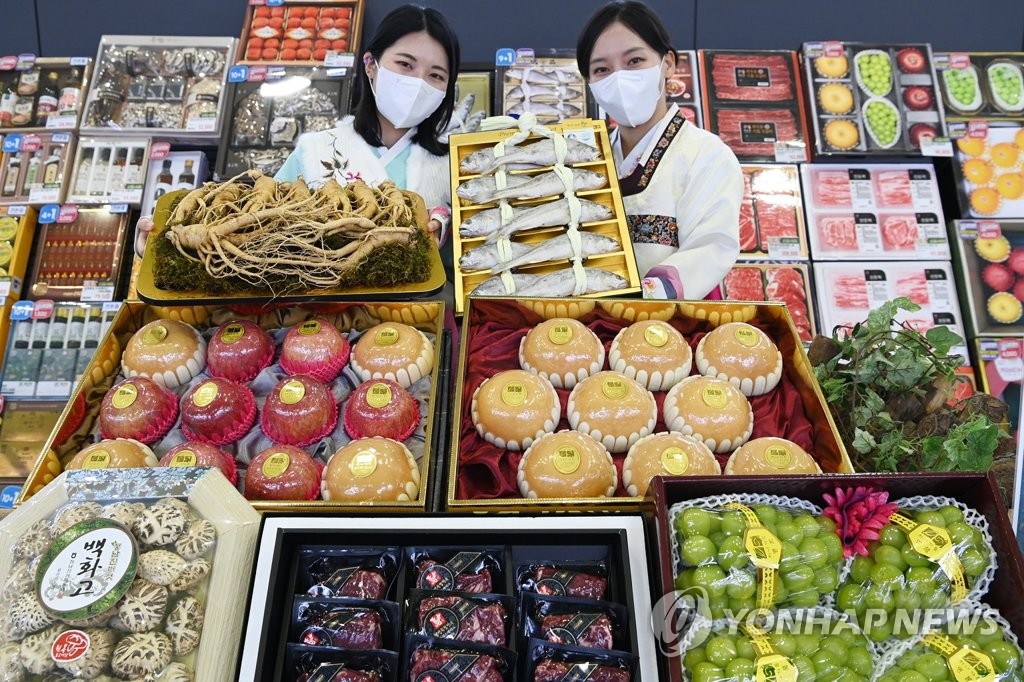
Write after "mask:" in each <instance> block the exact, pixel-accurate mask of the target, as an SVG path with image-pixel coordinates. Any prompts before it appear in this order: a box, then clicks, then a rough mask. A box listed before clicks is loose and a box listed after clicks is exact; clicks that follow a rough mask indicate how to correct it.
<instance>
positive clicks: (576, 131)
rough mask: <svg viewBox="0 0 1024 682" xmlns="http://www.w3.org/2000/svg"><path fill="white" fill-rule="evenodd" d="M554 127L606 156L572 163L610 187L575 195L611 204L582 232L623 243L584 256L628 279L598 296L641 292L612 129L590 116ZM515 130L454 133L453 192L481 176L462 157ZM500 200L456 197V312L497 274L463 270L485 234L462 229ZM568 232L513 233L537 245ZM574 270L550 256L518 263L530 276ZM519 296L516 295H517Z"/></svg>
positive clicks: (518, 240)
mask: <svg viewBox="0 0 1024 682" xmlns="http://www.w3.org/2000/svg"><path fill="white" fill-rule="evenodd" d="M550 129H551V130H553V131H554V132H556V133H560V134H562V135H563V136H565V137H566V138H567V139H575V140H577V141H579V142H582V143H584V144H590V145H592V146H594V147H596V148H597V149H598V151H599V152H600V155H601V158H600V159H599V160H597V161H592V162H586V163H577V164H572V167H573V168H577V169H581V170H588V171H592V172H595V173H600V174H602V175H604V176H605V178H607V182H606V184H605V187H603V188H601V189H597V190H590V191H579V192H576V195H577V196H578V197H579V198H580V199H581V200H582V199H586V200H588V201H593V202H595V203H598V204H601V205H602V206H606V207H607V208H609V209H611V212H612V215H611V217H610V218H609V219H607V220H603V221H598V222H590V223H587V222H584V223H581V225H580V231H581V232H591V233H594V234H600V235H602V236H604V237H611V238H613V239H615V240H617V241H618V242H619V245H620V249H619V250H617V251H613V252H610V253H605V254H601V255H596V256H590V257H588V258H586V260H585V266H586V267H588V268H600V269H603V270H607V271H609V272H612V273H615V274H616V275H619V276H621V277H623V278H625V279H626V281H627V286H626V287H625V288H623V289H619V290H616V291H608V292H598V293H595V294H593V295H594V296H600V295H604V296H615V295H618V294H622V295H628V294H635V293H638V292H639V291H640V276H639V274H638V272H637V269H636V259H635V257H634V255H633V243H632V241H631V240H630V237H629V227H628V226H627V224H626V213H625V209H624V208H623V205H622V193H621V191H620V189H619V181H618V175H617V174H616V172H615V163H614V159H613V158H612V151H611V143H610V142H609V139H608V130H607V127H606V126H605V123H604V121H594V120H590V119H585V120H580V121H566V122H564V123H562V124H561V125H553V126H550ZM516 132H517V131H516V130H500V131H491V132H479V133H466V134H462V135H452V137H451V148H452V152H451V155H450V156H451V174H452V196H453V197H456V196H457V194H456V191H457V189H458V187H459V186H460V185H461V184H462V183H464V182H467V181H470V180H472V179H473V178H474V177H478V176H476V175H472V174H467V173H463V172H462V171H461V170H460V164H461V163H462V160H463V159H465V158H466V157H467V156H469V155H470V154H472V153H473V152H477V151H480V150H483V149H488V148H491V147H493V146H494V145H495V144H497V143H498V142H500V141H502V140H507V139H508V138H510V137H512V136H513V135H514V134H515V133H516ZM540 139H541V138H540V136H537V135H532V136H530V137H529V138H527V139H526V140H525V141H523V142H522V143H520V145H519V146H523V145H528V144H532V143H534V142H537V141H539V140H540ZM549 171H551V167H550V166H548V167H542V168H531V169H529V170H510V171H508V172H509V174H510V175H517V174H521V173H523V174H528V175H531V176H534V175H538V174H540V173H545V172H549ZM481 177H482V176H481ZM562 197H563V195H561V194H559V195H551V196H547V197H541V198H537V199H529V200H522V201H512V202H510V205H511V206H512V207H513V208H527V207H531V206H538V205H541V204H544V203H547V202H549V201H553V200H558V199H562ZM497 205H498V204H497V202H491V203H488V204H479V205H474V204H472V203H470V202H469V201H468V200H464V199H460V200H459V201H454V202H453V206H452V227H451V229H452V240H453V243H452V249H453V255H454V260H455V263H456V267H455V311H456V313H461V312H462V311H463V310H465V308H466V299H467V297H468V296H469V295H470V294H472V291H473V289H474V288H475V287H477V286H478V285H480V284H481V283H482V282H484V281H486V280H488V279H489V278H491V277H492V275H491V274H490V269H489V268H488V269H474V270H470V269H463V268H462V267H461V266H460V265H459V261H460V259H461V258H462V257H463V256H464V255H465V254H466V253H468V252H471V251H472V250H473V249H475V248H480V247H483V246H484V244H485V238H484V237H463V236H460V234H459V230H460V227H461V225H462V223H463V222H465V221H466V220H467V219H469V218H470V217H472V216H474V215H476V214H478V213H480V212H481V211H484V210H493V209H495V207H497ZM564 233H565V226H558V227H542V228H534V229H530V230H523V231H520V232H517V233H515V234H514V235H513V236H512V240H511V241H512V242H513V243H514V244H525V245H530V246H534V245H537V244H540V243H542V242H544V241H546V240H548V239H551V238H552V237H557V236H559V235H561V234H564ZM567 268H568V269H570V271H571V264H570V262H569V261H568V260H565V259H562V260H555V261H552V260H548V261H541V262H538V263H535V264H530V265H524V266H522V267H521V268H517V269H516V272H517V273H522V274H531V275H546V274H549V273H552V272H557V271H559V270H565V269H567ZM513 295H514V294H513Z"/></svg>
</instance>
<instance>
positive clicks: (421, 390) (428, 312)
mask: <svg viewBox="0 0 1024 682" xmlns="http://www.w3.org/2000/svg"><path fill="white" fill-rule="evenodd" d="M443 315H444V304H443V303H441V302H438V301H422V302H418V303H365V304H360V303H325V304H311V305H310V306H308V307H299V306H296V307H286V306H282V305H276V304H270V305H265V306H263V307H257V306H244V307H239V306H234V307H223V308H221V307H184V306H171V307H165V308H158V307H154V306H149V305H146V304H144V303H138V302H134V301H132V302H129V303H126V304H125V305H124V306H122V308H121V311H120V312H119V313H118V315H117V317H115V318H114V321H113V324H112V325H111V327H110V331H109V332H108V333H107V334H106V335H105V336H104V337H103V339H102V341H101V342H100V345H99V348H98V349H97V351H96V354H95V355H94V357H93V360H92V363H91V364H90V366H89V368H88V370H87V371H86V372H85V375H84V377H83V378H82V380H81V381H80V382H79V383H78V385H77V387H76V389H75V391H74V392H73V394H72V396H71V399H70V401H69V402H68V406H67V408H66V409H65V410H64V413H63V414H62V415H61V419H60V422H59V423H58V426H57V428H56V429H54V432H53V433H52V434H51V435H50V438H49V439H48V440H47V442H46V447H45V449H44V451H43V454H42V455H41V456H40V458H39V459H38V461H37V462H36V465H35V467H34V469H33V471H32V473H31V475H30V476H29V477H28V479H27V481H26V484H25V489H24V491H23V493H22V496H23V499H24V500H27V499H29V498H30V497H32V496H33V495H35V494H36V493H38V491H39V490H40V489H41V488H42V487H43V486H44V485H46V484H47V483H48V482H49V481H51V480H53V478H54V477H55V476H56V475H57V474H59V473H60V472H61V471H62V470H63V469H64V466H65V465H66V464H67V463H68V462H69V461H70V459H71V458H72V457H73V456H74V455H75V454H76V453H77V452H78V451H79V450H81V449H82V448H83V447H85V446H87V445H88V444H90V443H92V442H95V441H97V440H99V413H100V407H101V404H102V402H103V398H104V396H105V395H106V393H107V392H108V390H110V388H111V387H112V386H113V385H114V384H115V383H117V382H119V381H121V380H123V379H124V378H125V377H124V372H123V369H122V366H121V355H122V352H123V349H124V348H125V347H126V345H127V344H128V342H129V340H130V339H131V338H132V336H133V335H134V334H135V332H137V331H138V330H139V329H140V328H141V327H143V326H144V325H145V324H147V323H150V322H155V321H158V320H178V321H181V322H185V323H186V324H190V325H192V326H193V327H195V328H196V329H197V330H199V332H200V333H201V334H203V335H204V338H210V337H212V335H213V333H214V331H215V330H216V329H217V328H218V327H219V326H221V325H223V324H227V323H229V322H233V321H237V320H249V321H252V322H254V323H256V324H258V325H259V326H261V327H262V328H264V329H266V330H268V331H269V332H271V335H272V338H273V339H274V340H275V342H276V343H277V344H278V345H280V343H281V341H282V340H283V338H284V335H285V333H286V331H287V329H288V328H291V327H294V326H296V325H301V324H302V323H303V322H305V321H307V320H311V319H314V318H316V319H318V320H320V321H321V322H322V323H323V322H325V321H326V322H330V323H331V324H333V325H334V326H335V327H336V328H337V329H340V330H342V331H343V333H347V334H349V335H352V336H353V339H355V336H358V335H359V334H360V333H362V332H364V331H366V330H368V329H370V328H372V327H374V326H376V325H378V324H381V323H383V322H402V323H404V324H407V325H410V326H413V327H415V328H416V329H418V330H421V331H422V332H424V333H425V334H426V335H427V337H428V339H430V340H431V341H432V343H433V350H432V355H431V362H432V367H433V368H435V369H432V370H431V373H430V374H429V377H425V378H421V379H419V380H418V381H416V382H415V383H414V384H413V385H412V386H410V388H409V391H410V393H412V394H413V397H414V398H416V400H417V404H418V406H419V412H420V421H419V426H418V427H417V429H416V430H415V431H414V432H413V433H412V434H411V435H410V436H409V438H407V439H406V440H405V441H404V442H405V444H406V447H408V448H409V450H410V452H412V454H413V457H414V458H415V459H416V462H417V467H418V475H419V485H418V493H417V494H416V496H415V499H411V500H408V501H392V502H362V503H355V502H349V503H345V502H340V501H323V500H320V499H319V496H317V498H316V499H312V500H287V501H272V500H262V501H258V500H254V501H253V506H254V507H256V508H257V509H260V510H263V511H312V512H332V513H333V512H337V511H339V510H347V511H348V512H351V513H380V512H382V511H391V512H404V513H409V512H414V511H422V510H423V509H424V507H425V504H426V496H427V490H428V488H429V481H428V471H429V465H430V458H431V455H432V450H431V448H432V444H433V435H432V434H433V431H434V429H435V426H436V425H435V414H436V413H437V411H438V410H437V409H436V406H437V405H438V400H439V396H440V395H442V393H441V392H440V391H442V388H441V387H440V386H439V385H438V384H439V382H438V381H436V380H435V378H436V368H437V366H438V363H439V358H440V345H441V344H440V339H441V332H442V330H443ZM204 365H205V363H204ZM209 376H210V375H209V373H208V370H206V369H203V370H202V371H201V372H199V373H198V374H196V375H195V376H193V378H192V379H191V380H190V381H189V382H186V384H184V385H183V386H180V387H178V388H176V389H174V390H175V393H176V394H177V397H178V399H182V398H183V396H185V394H186V393H187V392H188V391H189V390H190V389H191V388H194V387H195V386H196V385H198V384H199V383H201V382H202V381H204V380H206V379H208V378H209ZM285 376H286V373H285V372H284V371H283V370H282V369H280V365H279V364H278V363H274V364H272V365H270V366H269V367H268V368H266V369H264V370H263V371H262V372H260V374H259V375H258V376H257V377H256V378H254V379H253V380H252V381H251V382H249V383H248V385H249V387H250V390H251V391H252V392H253V393H254V395H255V398H256V401H257V405H258V410H257V411H258V412H259V413H262V409H263V407H262V406H263V402H264V398H265V397H266V396H268V395H270V394H271V392H273V391H275V390H277V389H276V388H275V387H276V385H277V383H278V381H279V380H281V379H283V378H284V377H285ZM360 383H361V381H360V379H359V378H358V376H357V375H356V374H355V372H354V371H353V370H352V369H351V368H349V367H347V366H346V367H345V368H344V369H343V371H342V373H341V374H340V375H339V377H338V378H337V379H334V380H333V381H332V382H330V383H329V385H328V388H329V389H330V391H331V394H332V396H333V398H334V400H335V403H336V404H338V405H339V410H338V415H339V417H338V421H337V424H336V427H335V428H334V429H333V431H332V432H331V433H329V434H327V435H324V436H323V437H321V438H319V439H317V440H315V441H313V442H312V443H311V444H310V445H308V446H305V449H306V451H307V453H308V454H310V456H311V457H315V458H316V459H317V461H319V463H320V464H326V463H327V461H328V460H329V458H330V457H331V455H333V454H334V452H335V451H336V450H337V449H340V448H341V447H342V446H344V445H345V444H347V443H349V442H350V440H351V439H350V438H349V436H348V435H347V433H346V431H345V429H344V427H343V424H344V421H345V420H344V418H343V414H344V409H345V405H346V404H347V402H346V401H347V399H348V398H349V396H350V395H351V394H352V392H353V391H354V390H355V388H356V387H357V386H359V385H360ZM180 423H181V422H180V417H179V418H178V420H176V421H175V422H174V424H173V425H172V426H171V428H170V430H169V431H168V432H167V434H166V435H164V436H163V437H161V438H160V439H158V440H156V441H155V442H154V443H153V444H152V446H151V447H152V449H153V451H154V453H155V454H156V456H157V457H158V458H159V457H163V455H164V454H165V453H166V452H167V451H168V450H170V449H171V448H172V447H174V446H175V445H177V444H179V443H181V442H183V441H184V440H185V437H184V435H183V434H182V433H181V429H180ZM260 424H261V422H260V420H259V417H258V416H257V418H256V421H255V423H254V424H253V426H252V427H251V428H250V429H249V430H248V431H247V432H245V433H244V434H243V435H242V436H241V437H240V438H239V439H238V440H237V441H236V442H233V443H229V444H227V445H223V446H220V447H221V449H222V450H224V451H225V452H227V453H229V454H231V455H233V456H234V458H235V461H236V464H237V465H238V470H239V471H238V488H239V490H242V489H243V487H244V486H243V484H244V480H245V472H246V469H247V465H248V462H249V461H251V460H252V459H253V458H254V457H255V456H256V455H257V454H258V453H259V452H261V451H263V450H265V449H267V448H271V447H274V443H273V442H272V441H271V440H270V439H269V437H267V436H266V435H265V434H264V433H263V431H262V429H261V425H260ZM267 470H268V469H267V468H266V467H264V472H266V471H267ZM268 475H269V474H268Z"/></svg>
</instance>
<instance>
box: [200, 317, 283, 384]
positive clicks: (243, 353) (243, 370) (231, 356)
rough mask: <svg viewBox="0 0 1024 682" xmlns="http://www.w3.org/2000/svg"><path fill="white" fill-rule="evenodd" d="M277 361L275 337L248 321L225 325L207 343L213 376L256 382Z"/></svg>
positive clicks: (208, 359)
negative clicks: (275, 357)
mask: <svg viewBox="0 0 1024 682" xmlns="http://www.w3.org/2000/svg"><path fill="white" fill-rule="evenodd" d="M272 362H274V340H273V339H272V338H270V334H268V333H267V332H266V331H264V330H263V329H262V328H261V327H260V326H259V325H257V324H255V323H253V322H249V321H247V320H239V321H237V322H228V323H227V324H223V325H221V326H220V327H219V328H218V329H217V331H216V332H214V334H213V337H212V338H211V339H210V341H209V342H208V343H207V345H206V367H207V369H208V371H209V372H210V374H211V375H213V376H215V377H223V378H225V379H231V380H232V381H239V382H245V381H252V380H253V379H255V378H256V376H257V375H258V374H259V373H260V372H262V371H263V370H264V369H265V368H266V367H269V366H270V364H271V363H272Z"/></svg>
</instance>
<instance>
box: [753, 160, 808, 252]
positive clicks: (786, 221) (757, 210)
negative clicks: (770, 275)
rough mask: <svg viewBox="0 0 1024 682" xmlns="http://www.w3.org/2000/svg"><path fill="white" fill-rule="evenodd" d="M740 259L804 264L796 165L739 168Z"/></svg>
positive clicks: (804, 237)
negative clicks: (741, 172)
mask: <svg viewBox="0 0 1024 682" xmlns="http://www.w3.org/2000/svg"><path fill="white" fill-rule="evenodd" d="M741 168H742V169H743V189H744V192H743V203H742V204H741V205H740V257H739V259H740V260H741V261H747V260H765V259H771V260H806V259H807V227H806V225H805V224H804V210H803V200H802V198H801V195H800V174H799V171H798V170H797V167H796V166H795V165H761V164H742V165H741Z"/></svg>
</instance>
